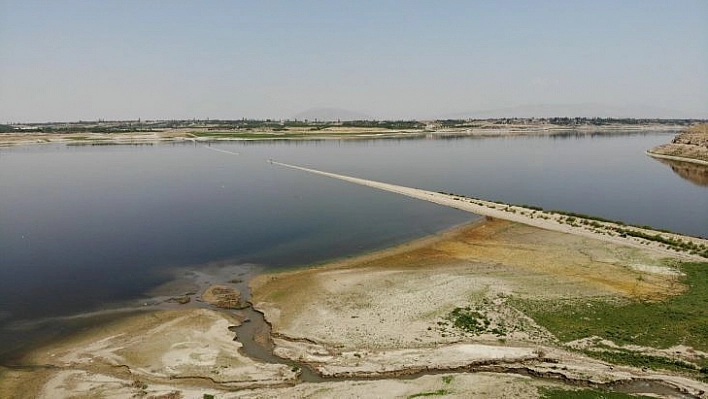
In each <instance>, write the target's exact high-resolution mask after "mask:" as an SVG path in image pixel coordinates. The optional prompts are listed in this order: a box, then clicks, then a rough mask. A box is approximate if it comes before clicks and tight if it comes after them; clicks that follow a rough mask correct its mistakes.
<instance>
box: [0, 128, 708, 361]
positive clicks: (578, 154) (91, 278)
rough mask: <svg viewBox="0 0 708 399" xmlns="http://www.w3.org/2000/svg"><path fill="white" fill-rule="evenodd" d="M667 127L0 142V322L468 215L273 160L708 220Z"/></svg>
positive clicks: (541, 201) (644, 218)
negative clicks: (674, 156) (663, 151)
mask: <svg viewBox="0 0 708 399" xmlns="http://www.w3.org/2000/svg"><path fill="white" fill-rule="evenodd" d="M672 136H673V134H672V133H656V132H652V133H632V134H613V135H592V134H582V135H575V134H569V135H563V136H521V137H506V138H457V139H406V140H322V141H270V142H229V143H219V144H217V143H212V144H209V145H208V146H205V145H201V144H187V143H185V144H155V145H140V146H91V145H82V146H64V145H37V146H23V147H13V148H0V338H1V339H2V341H3V342H5V344H4V346H5V347H0V354H1V353H2V352H3V350H8V347H7V346H8V345H11V344H8V342H14V343H15V344H12V345H16V343H17V342H19V341H18V338H17V337H18V336H20V335H21V334H20V333H18V329H17V323H18V322H21V321H26V320H34V319H39V318H47V317H55V316H64V315H71V314H76V313H80V312H86V311H93V310H97V309H101V308H102V307H104V306H107V305H108V304H112V303H117V302H119V301H129V300H136V299H140V298H143V297H145V298H146V297H147V292H148V291H149V290H150V289H152V288H154V287H155V286H158V285H159V284H162V283H164V282H166V281H168V280H170V279H171V278H172V276H171V274H170V271H171V270H174V269H177V268H185V267H186V268H199V267H200V265H206V264H209V263H211V262H228V263H232V264H255V265H259V266H260V267H263V268H266V269H268V268H285V267H296V266H301V265H308V264H313V263H319V262H324V261H326V260H328V259H333V258H341V257H346V256H353V255H356V254H359V253H362V252H367V251H372V250H375V249H380V248H384V247H387V246H390V245H394V244H397V243H401V242H404V241H407V240H410V239H412V238H417V237H422V236H425V235H429V234H432V233H435V232H438V231H441V230H443V229H446V228H449V227H451V226H454V225H457V224H461V223H466V222H469V221H471V220H474V219H475V215H472V214H469V213H464V212H461V211H457V210H453V209H448V208H444V207H441V206H438V205H435V204H431V203H427V202H423V201H417V200H414V199H410V198H406V197H403V196H398V195H396V194H392V193H387V192H381V191H378V190H374V189H371V188H367V187H362V186H356V185H353V184H349V183H346V182H342V181H337V180H332V179H327V178H324V177H321V176H316V175H310V174H307V173H303V172H300V171H296V170H289V169H284V168H279V167H277V166H274V165H271V164H270V163H268V160H269V159H272V160H277V161H280V162H285V163H289V164H295V165H300V166H304V167H309V168H314V169H319V170H324V171H329V172H334V173H340V174H345V175H350V176H355V177H360V178H364V179H371V180H377V181H382V182H387V183H393V184H398V185H403V186H410V187H416V188H422V189H426V190H431V191H444V192H450V193H455V194H463V195H468V196H473V197H477V198H480V199H485V200H495V201H503V202H508V203H513V204H526V205H534V206H541V207H543V208H545V209H549V210H551V209H556V210H564V211H571V212H577V213H583V214H589V215H595V216H600V217H604V218H607V219H613V220H619V221H623V222H626V223H631V224H636V225H650V226H653V227H656V228H662V229H669V230H672V231H676V232H680V233H684V234H689V235H697V236H703V237H706V236H708V212H706V210H707V209H708V186H705V185H700V184H696V183H694V182H692V181H690V180H687V179H685V178H684V177H682V176H680V175H679V174H677V173H674V171H673V170H672V168H671V167H669V166H667V165H665V164H663V163H661V162H659V161H657V160H655V159H652V158H650V157H648V156H647V155H645V154H644V151H646V150H647V149H649V148H652V147H654V146H656V145H658V144H662V143H666V142H669V141H670V140H671V138H672Z"/></svg>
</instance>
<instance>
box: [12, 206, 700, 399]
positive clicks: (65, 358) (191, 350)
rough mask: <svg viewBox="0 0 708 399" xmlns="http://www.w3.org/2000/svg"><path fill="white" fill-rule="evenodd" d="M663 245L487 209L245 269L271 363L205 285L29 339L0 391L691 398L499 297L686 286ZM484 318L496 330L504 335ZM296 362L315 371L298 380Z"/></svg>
mask: <svg viewBox="0 0 708 399" xmlns="http://www.w3.org/2000/svg"><path fill="white" fill-rule="evenodd" d="M663 256H664V254H661V253H654V252H651V251H650V250H641V249H638V248H632V247H622V246H619V245H615V244H611V243H607V242H600V241H596V240H592V239H590V238H586V237H581V236H573V235H568V234H562V233H557V232H550V231H545V230H540V229H537V228H533V227H528V226H522V225H518V224H514V223H509V222H503V221H498V220H488V221H485V222H483V223H479V224H477V225H475V226H464V227H461V228H458V229H454V230H451V231H448V232H445V233H443V234H440V235H438V236H434V237H428V238H425V239H421V240H417V241H414V242H411V243H408V244H405V245H402V246H399V247H395V248H392V249H389V250H385V251H381V252H377V253H373V254H369V255H364V256H360V257H357V258H353V259H348V260H344V261H340V262H334V263H331V264H329V265H325V266H322V267H317V268H310V269H302V270H295V271H290V272H283V273H277V274H262V275H259V276H257V277H255V278H254V279H253V280H252V281H251V286H252V290H253V292H252V297H251V298H250V299H251V301H252V302H253V303H254V305H255V308H256V309H258V310H260V311H262V312H263V313H264V315H265V317H266V319H267V320H268V322H269V323H270V324H271V325H272V333H271V335H272V342H273V344H274V348H273V351H274V353H275V355H277V356H279V357H281V358H283V359H284V360H283V361H282V363H274V362H268V361H263V360H258V359H252V358H249V357H248V356H245V355H244V353H245V352H244V351H243V347H242V344H241V343H240V342H239V341H238V340H236V341H234V336H235V334H234V332H232V331H231V330H230V327H231V326H235V325H238V324H240V323H242V322H244V320H242V317H241V316H238V315H239V313H238V312H239V311H232V310H227V309H220V308H217V307H212V308H194V306H197V304H200V305H199V306H208V305H206V304H205V302H206V301H204V299H208V297H209V294H210V292H209V289H206V290H203V291H201V294H202V295H200V297H199V298H196V299H195V301H192V302H191V303H189V304H186V305H184V306H180V307H178V308H177V309H173V310H158V311H149V312H146V313H144V314H141V315H138V316H130V317H127V318H125V319H122V320H118V321H116V322H114V323H110V324H105V325H100V326H96V327H95V328H93V329H91V330H89V331H85V332H83V333H80V334H76V335H75V336H73V337H70V338H69V339H67V340H64V341H63V342H59V343H56V344H55V345H52V346H49V347H45V348H42V349H40V350H37V351H35V352H34V353H32V354H30V355H28V356H27V357H26V358H25V359H24V364H26V365H28V367H24V368H13V369H3V368H0V396H1V397H8V398H15V397H18V398H24V397H27V398H34V397H39V398H68V397H107V398H124V397H170V396H165V395H173V396H172V397H184V398H203V395H204V394H211V395H215V396H216V397H219V398H238V397H259V398H260V397H273V398H276V397H303V396H308V397H321V398H330V397H382V398H384V397H385V398H388V397H409V396H414V395H422V394H432V393H435V394H438V395H441V396H442V395H444V396H446V397H499V398H501V397H519V398H533V397H538V395H539V389H540V388H543V387H548V386H555V387H559V386H562V387H565V388H568V389H573V388H575V387H579V386H608V387H609V386H617V385H619V386H621V387H625V388H628V389H629V390H630V391H631V392H645V393H651V394H654V395H658V396H660V397H705V392H706V390H707V388H708V387H707V386H706V384H704V383H701V382H699V381H695V380H692V379H689V378H686V377H685V376H681V375H678V374H670V373H669V372H655V371H650V370H645V371H643V370H640V369H636V368H632V367H624V366H613V365H610V364H608V363H605V362H602V361H599V360H596V359H592V358H589V357H586V356H584V355H580V354H577V353H575V352H570V351H568V350H567V349H569V347H571V346H575V347H583V346H584V345H585V346H587V345H590V344H591V342H585V341H578V342H574V343H571V344H570V345H569V346H568V347H565V346H563V345H561V344H560V343H559V342H558V341H557V340H556V339H555V338H554V337H553V335H552V334H550V333H549V332H548V331H546V330H545V329H543V328H542V327H540V326H538V325H537V324H536V323H535V322H534V321H533V320H532V319H530V318H528V317H526V316H525V315H524V314H522V313H521V312H519V311H517V310H515V309H514V308H512V307H511V306H509V305H508V304H507V302H506V299H507V297H508V296H509V295H514V296H517V297H522V298H523V297H525V298H532V299H535V298H545V299H549V300H553V299H564V298H578V297H592V298H597V297H607V298H643V299H662V298H666V297H669V296H671V295H677V294H680V293H681V292H683V290H684V289H685V287H683V286H682V285H681V284H680V283H678V282H677V281H678V280H677V278H678V275H677V273H676V271H675V270H673V269H670V268H667V267H666V265H665V264H664V263H662V257H663ZM639 276H641V279H638V277H639ZM212 287H213V286H212ZM211 291H213V289H211ZM211 293H213V292H211ZM205 294H206V295H205ZM242 294H244V295H242V296H243V297H244V298H247V297H248V296H247V294H248V293H242ZM205 296H206V298H205ZM465 306H476V307H479V308H480V309H483V312H484V314H485V317H486V318H488V319H489V320H490V325H489V326H488V328H487V330H486V331H484V332H483V333H481V334H469V333H466V332H464V331H461V330H459V329H457V328H454V327H453V326H452V325H451V323H450V322H449V320H448V319H447V318H446V316H447V315H448V314H449V313H450V312H451V311H452V310H453V309H454V308H456V307H465ZM249 323H254V321H250V322H249ZM494 328H503V329H504V331H505V334H504V336H503V338H501V337H500V336H499V335H498V334H495V333H493V332H492V331H491V330H493V329H494ZM676 350H679V351H684V352H685V353H686V354H688V353H689V352H690V353H693V354H695V353H696V352H695V351H692V350H691V348H671V351H676ZM300 367H310V368H312V369H313V370H314V371H315V372H317V373H318V374H319V375H320V376H322V377H324V378H323V379H322V380H321V381H319V382H301V380H300V379H299V374H300V372H301V369H300ZM684 395H685V396H684Z"/></svg>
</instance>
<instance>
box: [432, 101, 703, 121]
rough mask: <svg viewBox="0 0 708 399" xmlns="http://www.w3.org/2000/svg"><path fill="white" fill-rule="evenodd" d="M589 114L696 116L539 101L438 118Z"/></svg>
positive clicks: (632, 107) (634, 107) (647, 108)
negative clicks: (537, 103) (532, 103)
mask: <svg viewBox="0 0 708 399" xmlns="http://www.w3.org/2000/svg"><path fill="white" fill-rule="evenodd" d="M565 116H567V117H587V118H594V117H598V118H676V119H681V118H695V117H699V116H696V115H686V114H685V113H683V112H680V111H676V110H673V109H668V108H660V107H652V106H640V105H628V106H615V105H607V104H596V103H588V104H539V105H522V106H518V107H510V108H497V109H490V110H484V111H468V112H457V113H451V114H445V115H441V116H439V117H437V118H436V119H467V118H514V117H516V118H534V117H535V118H547V117H565Z"/></svg>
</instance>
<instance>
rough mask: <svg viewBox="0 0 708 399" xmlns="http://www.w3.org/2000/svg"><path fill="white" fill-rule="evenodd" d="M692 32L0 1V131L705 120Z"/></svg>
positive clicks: (610, 4) (299, 5)
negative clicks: (309, 120) (107, 124)
mask: <svg viewBox="0 0 708 399" xmlns="http://www.w3.org/2000/svg"><path fill="white" fill-rule="evenodd" d="M706 21H708V1H705V0H641V1H640V0H627V1H621V2H617V1H609V0H598V1H592V2H568V1H551V0H548V1H541V0H539V1H511V0H500V1H452V0H449V1H437V2H433V1H413V0H411V1H402V0H401V1H388V0H384V1H377V2H344V1H341V2H339V1H337V2H334V1H298V2H286V1H282V2H256V1H238V2H232V1H226V0H214V1H209V2H190V1H149V2H144V1H137V0H126V1H117V0H109V1H100V2H98V1H78V0H64V1H38V0H29V1H20V0H0V123H5V122H10V123H13V122H42V121H77V120H96V119H105V120H134V119H138V118H142V119H191V118H199V119H206V118H211V119H240V118H263V119H265V118H272V119H286V118H293V117H295V116H297V115H302V114H307V113H308V112H315V111H316V110H317V109H323V108H325V109H330V110H329V111H332V109H339V111H335V112H334V113H335V114H337V112H339V113H342V114H347V113H348V114H352V115H367V116H370V117H371V118H376V119H432V118H445V117H496V116H521V117H524V116H539V117H540V116H615V117H659V118H708V23H706ZM313 109H314V111H311V110H313Z"/></svg>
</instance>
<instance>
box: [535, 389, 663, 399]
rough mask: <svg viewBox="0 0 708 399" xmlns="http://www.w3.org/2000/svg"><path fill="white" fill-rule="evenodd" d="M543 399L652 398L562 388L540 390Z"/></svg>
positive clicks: (600, 390) (605, 391) (595, 390)
mask: <svg viewBox="0 0 708 399" xmlns="http://www.w3.org/2000/svg"><path fill="white" fill-rule="evenodd" d="M539 393H540V394H541V396H540V397H541V398H542V399H637V398H640V399H642V398H650V396H644V395H633V394H629V393H622V392H612V391H607V390H603V389H579V390H577V391H571V390H567V389H562V388H541V389H539Z"/></svg>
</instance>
